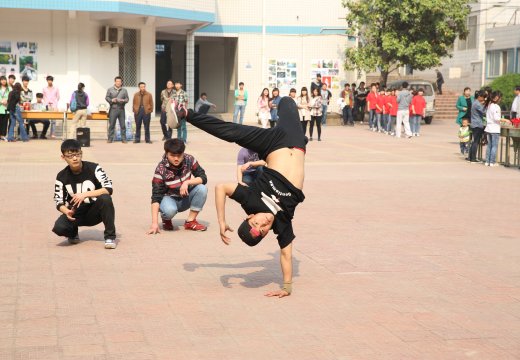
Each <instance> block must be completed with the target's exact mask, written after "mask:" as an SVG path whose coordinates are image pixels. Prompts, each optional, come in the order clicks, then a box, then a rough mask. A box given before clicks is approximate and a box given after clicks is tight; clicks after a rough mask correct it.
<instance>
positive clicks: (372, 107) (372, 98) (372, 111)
mask: <svg viewBox="0 0 520 360" xmlns="http://www.w3.org/2000/svg"><path fill="white" fill-rule="evenodd" d="M378 97H379V94H378V93H377V87H376V84H372V85H370V93H369V94H368V95H367V110H368V126H369V127H370V130H372V131H376V130H377V128H376V103H377V98H378Z"/></svg>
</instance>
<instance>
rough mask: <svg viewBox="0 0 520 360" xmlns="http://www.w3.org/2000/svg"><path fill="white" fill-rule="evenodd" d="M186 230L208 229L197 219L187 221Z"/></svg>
mask: <svg viewBox="0 0 520 360" xmlns="http://www.w3.org/2000/svg"><path fill="white" fill-rule="evenodd" d="M184 229H185V230H192V231H206V230H207V229H208V228H207V227H206V226H204V225H202V224H200V223H199V222H198V221H197V219H195V220H192V221H186V222H185V223H184Z"/></svg>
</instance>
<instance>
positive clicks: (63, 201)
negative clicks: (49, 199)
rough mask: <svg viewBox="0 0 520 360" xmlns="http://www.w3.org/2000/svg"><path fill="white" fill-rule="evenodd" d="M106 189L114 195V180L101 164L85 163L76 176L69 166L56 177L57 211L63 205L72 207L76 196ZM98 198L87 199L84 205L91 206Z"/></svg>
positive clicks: (55, 199) (55, 196) (55, 197)
mask: <svg viewBox="0 0 520 360" xmlns="http://www.w3.org/2000/svg"><path fill="white" fill-rule="evenodd" d="M101 188H105V189H107V190H108V192H109V193H110V194H111V195H112V180H110V178H109V177H108V176H107V174H106V173H105V171H104V170H103V168H101V166H99V164H96V163H93V162H89V161H83V167H82V169H81V172H80V173H79V174H74V173H73V172H72V170H71V169H70V167H69V166H67V167H66V168H65V169H63V170H61V171H60V172H59V173H58V175H57V176H56V182H55V184H54V201H55V202H56V209H58V210H59V209H60V207H61V206H62V205H66V206H68V205H70V201H71V200H72V197H73V196H74V194H77V193H84V192H87V191H92V190H98V189H101ZM94 201H96V198H94V197H92V198H86V199H85V200H84V202H83V204H81V205H80V207H81V206H83V205H84V204H85V205H90V204H92V203H93V202H94Z"/></svg>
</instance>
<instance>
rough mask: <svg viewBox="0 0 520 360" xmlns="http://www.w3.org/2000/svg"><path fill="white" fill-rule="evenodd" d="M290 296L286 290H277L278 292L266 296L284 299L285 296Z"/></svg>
mask: <svg viewBox="0 0 520 360" xmlns="http://www.w3.org/2000/svg"><path fill="white" fill-rule="evenodd" d="M289 295H290V294H289V293H288V292H287V291H285V290H277V291H269V292H268V293H266V294H265V296H267V297H279V298H283V297H285V296H289Z"/></svg>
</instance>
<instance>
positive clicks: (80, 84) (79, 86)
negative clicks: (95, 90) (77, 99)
mask: <svg viewBox="0 0 520 360" xmlns="http://www.w3.org/2000/svg"><path fill="white" fill-rule="evenodd" d="M84 88H85V84H83V83H82V82H80V83H78V91H79V90H81V91H83V89H84Z"/></svg>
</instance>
